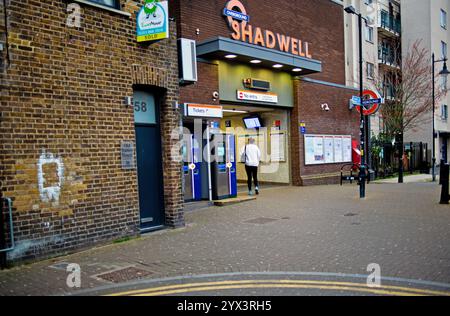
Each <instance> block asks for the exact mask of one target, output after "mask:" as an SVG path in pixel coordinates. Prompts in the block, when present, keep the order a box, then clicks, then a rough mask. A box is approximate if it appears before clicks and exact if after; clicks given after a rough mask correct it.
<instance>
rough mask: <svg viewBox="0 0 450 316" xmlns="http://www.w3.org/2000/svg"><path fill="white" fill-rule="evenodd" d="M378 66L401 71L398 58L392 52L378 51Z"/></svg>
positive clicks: (381, 49)
mask: <svg viewBox="0 0 450 316" xmlns="http://www.w3.org/2000/svg"><path fill="white" fill-rule="evenodd" d="M378 64H379V66H380V67H391V68H395V69H400V64H399V61H398V58H397V57H396V56H395V54H394V53H393V52H391V51H390V50H386V49H383V48H380V49H379V50H378Z"/></svg>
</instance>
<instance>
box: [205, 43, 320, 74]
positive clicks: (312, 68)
mask: <svg viewBox="0 0 450 316" xmlns="http://www.w3.org/2000/svg"><path fill="white" fill-rule="evenodd" d="M229 55H234V56H235V57H234V58H233V61H234V62H241V63H247V64H249V63H250V62H251V61H255V60H258V61H260V63H259V64H258V65H257V66H258V67H264V68H270V69H273V68H274V66H275V65H282V67H281V68H278V69H279V70H280V71H286V72H293V71H299V70H300V72H297V73H295V74H296V75H307V74H312V73H317V72H321V71H322V63H321V62H320V61H318V60H314V59H310V58H305V57H301V56H295V55H292V54H289V53H285V52H282V51H278V50H275V49H268V48H265V47H260V46H257V45H253V44H248V43H244V42H240V41H235V40H233V39H229V38H225V37H216V38H213V39H210V40H207V41H204V42H201V43H198V44H197V57H199V58H205V59H218V60H226V59H227V58H226V57H225V56H229Z"/></svg>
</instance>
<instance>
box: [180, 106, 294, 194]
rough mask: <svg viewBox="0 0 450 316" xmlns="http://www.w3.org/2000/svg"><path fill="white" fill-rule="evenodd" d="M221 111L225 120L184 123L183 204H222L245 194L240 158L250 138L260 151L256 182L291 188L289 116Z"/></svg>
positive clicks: (275, 111)
mask: <svg viewBox="0 0 450 316" xmlns="http://www.w3.org/2000/svg"><path fill="white" fill-rule="evenodd" d="M196 107H200V106H199V105H196ZM219 108H220V109H221V115H220V116H221V117H216V118H201V117H185V119H184V121H183V127H184V133H183V146H182V156H183V174H184V179H183V189H184V198H185V201H186V202H194V201H202V200H210V201H212V200H220V199H225V198H230V197H235V196H236V195H237V193H238V191H246V190H247V189H246V182H247V174H246V171H245V164H244V163H241V153H242V152H243V151H244V148H245V146H246V144H248V142H249V140H250V138H253V139H255V142H256V144H257V145H258V147H259V148H260V150H261V165H260V168H259V175H258V177H259V179H260V182H261V184H262V186H264V185H272V184H275V185H279V184H284V185H288V184H290V183H291V175H290V137H289V128H290V111H289V110H287V109H286V110H285V109H280V108H270V107H262V106H257V105H255V106H253V105H249V106H243V105H222V106H220V107H219ZM187 112H188V111H186V110H185V113H187Z"/></svg>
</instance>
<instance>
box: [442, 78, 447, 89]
mask: <svg viewBox="0 0 450 316" xmlns="http://www.w3.org/2000/svg"><path fill="white" fill-rule="evenodd" d="M441 80H442V81H441V89H442V91H446V90H447V85H448V83H447V81H448V77H447V76H441Z"/></svg>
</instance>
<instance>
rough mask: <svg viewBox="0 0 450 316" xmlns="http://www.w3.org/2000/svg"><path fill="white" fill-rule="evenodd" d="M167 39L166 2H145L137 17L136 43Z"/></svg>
mask: <svg viewBox="0 0 450 316" xmlns="http://www.w3.org/2000/svg"><path fill="white" fill-rule="evenodd" d="M165 38H169V5H168V2H167V1H159V0H145V4H144V5H143V7H142V8H141V10H140V11H139V13H138V15H137V41H138V42H148V41H156V40H161V39H165Z"/></svg>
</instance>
